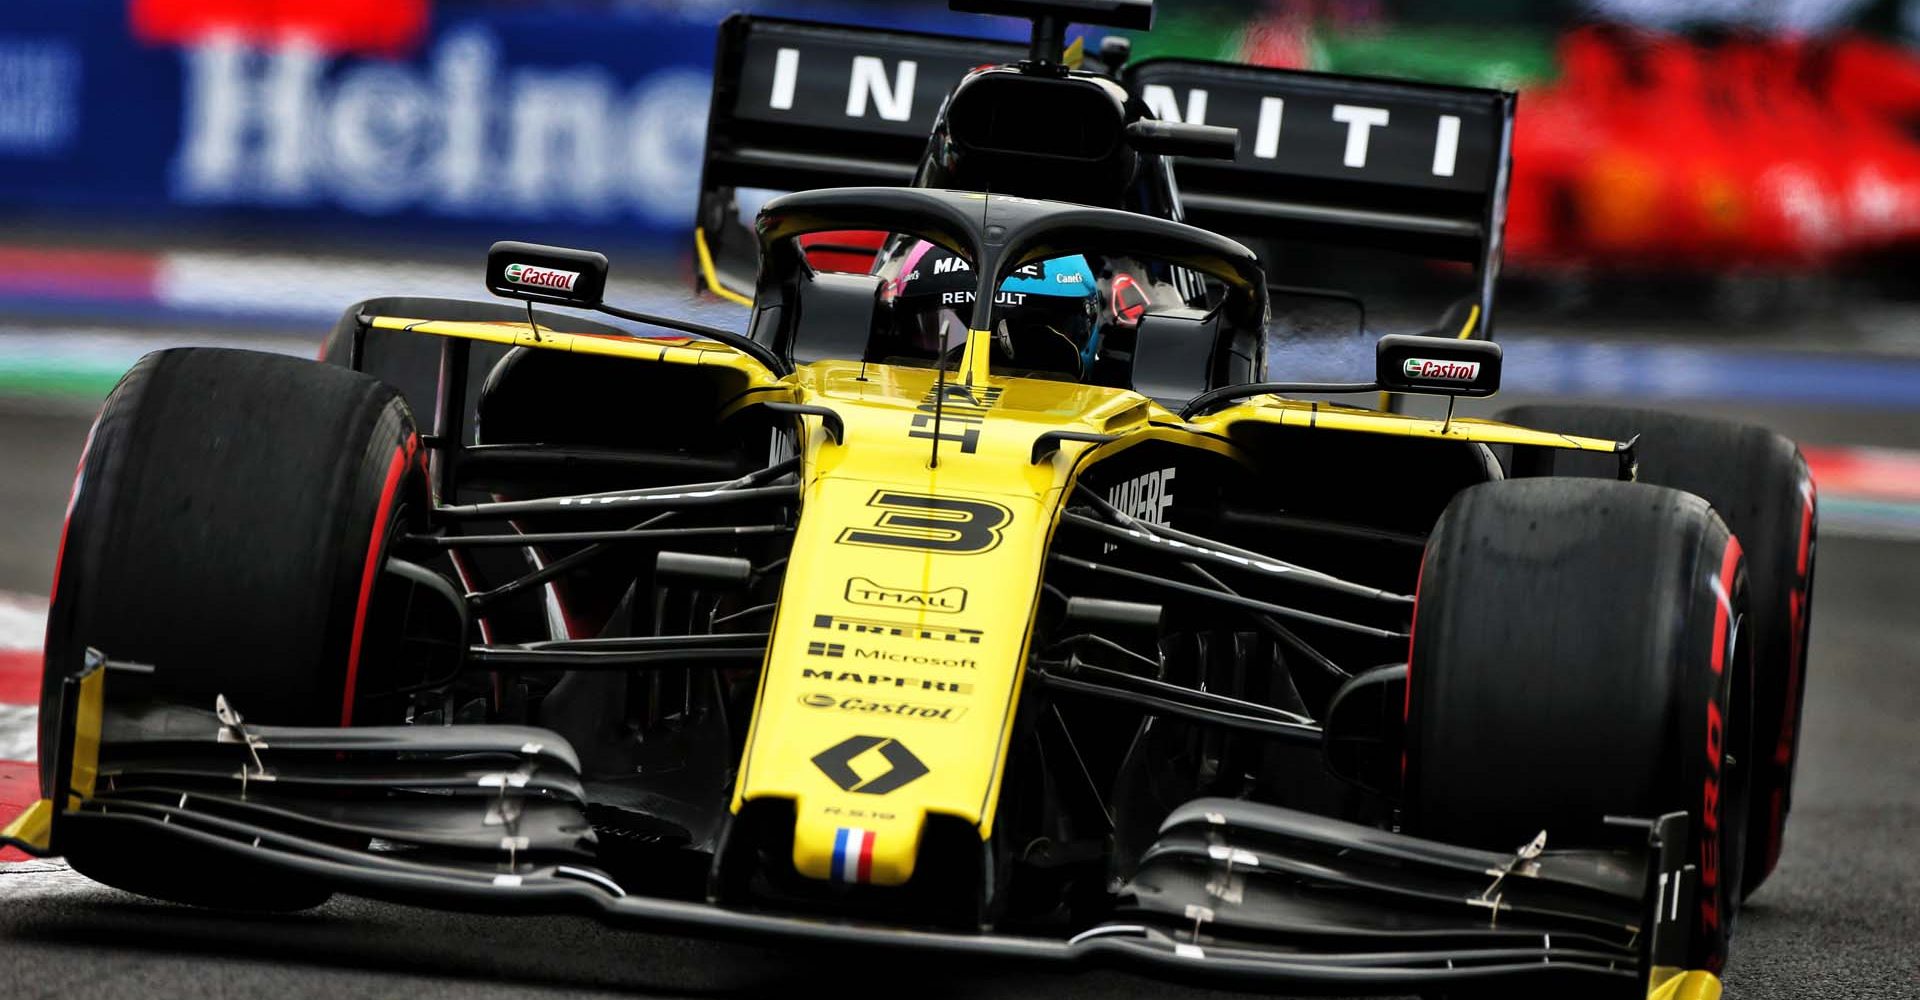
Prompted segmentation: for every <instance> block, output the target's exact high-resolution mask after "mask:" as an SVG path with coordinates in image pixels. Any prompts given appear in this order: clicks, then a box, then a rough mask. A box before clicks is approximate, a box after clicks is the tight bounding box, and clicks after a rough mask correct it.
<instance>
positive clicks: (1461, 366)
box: [1400, 358, 1480, 382]
mask: <svg viewBox="0 0 1920 1000" xmlns="http://www.w3.org/2000/svg"><path fill="white" fill-rule="evenodd" d="M1400 370H1401V371H1402V372H1405V373H1406V376H1407V377H1408V378H1419V379H1433V380H1435V381H1440V382H1471V381H1473V380H1474V379H1477V378H1479V377H1480V362H1478V361H1435V360H1433V359H1431V358H1408V359H1407V360H1406V361H1404V362H1402V363H1401V366H1400Z"/></svg>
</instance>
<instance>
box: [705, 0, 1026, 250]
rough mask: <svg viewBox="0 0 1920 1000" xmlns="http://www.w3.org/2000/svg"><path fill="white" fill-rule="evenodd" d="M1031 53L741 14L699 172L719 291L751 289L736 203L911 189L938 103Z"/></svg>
mask: <svg viewBox="0 0 1920 1000" xmlns="http://www.w3.org/2000/svg"><path fill="white" fill-rule="evenodd" d="M1025 53H1026V49H1025V47H1024V46H1021V45H1017V44H1014V43H1010V42H992V41H981V40H979V39H974V38H961V37H955V36H950V35H930V34H923V33H919V32H911V31H889V30H880V29H873V28H858V27H843V26H840V25H827V24H812V23H807V22H802V21H786V20H779V19H774V18H760V17H749V16H747V15H745V14H735V15H733V16H731V17H729V18H727V20H726V21H725V22H723V23H722V24H721V25H720V41H719V51H718V52H717V54H716V56H715V59H714V83H713V103H712V105H711V108H710V110H709V111H708V119H707V148H706V153H705V157H704V160H703V162H702V164H701V175H700V208H699V215H698V216H697V218H696V222H697V225H698V226H699V227H700V228H701V230H702V231H703V232H702V237H701V238H702V241H703V242H704V243H706V244H709V245H711V246H712V249H713V251H714V257H715V258H716V260H715V263H716V265H717V266H718V269H719V272H720V274H721V275H723V276H724V277H723V282H724V283H725V284H726V285H728V286H730V287H733V288H751V287H753V269H754V262H753V252H754V251H753V239H752V238H751V236H750V235H749V234H746V233H743V232H738V230H740V229H741V228H742V223H741V221H740V218H739V215H740V213H739V206H738V205H737V203H736V200H735V197H736V192H737V191H738V190H739V189H743V188H747V189H752V188H764V189H771V190H777V191H800V190H807V189H810V188H822V187H848V186H855V185H867V184H898V185H902V186H905V185H908V184H911V183H913V176H914V170H915V166H916V165H917V164H918V163H919V160H920V155H921V153H923V152H924V151H925V150H926V148H927V136H928V133H929V132H931V131H932V128H933V120H934V117H935V115H937V114H938V113H939V110H940V106H941V103H942V102H944V101H945V100H946V97H947V94H948V92H949V91H951V90H952V89H953V87H954V85H955V84H957V83H959V82H960V79H961V78H962V77H964V76H965V75H966V74H967V73H968V72H969V71H970V70H972V69H973V68H975V67H977V66H981V65H988V64H996V63H1003V62H1010V61H1013V60H1017V59H1019V58H1021V57H1022V56H1023V55H1025Z"/></svg>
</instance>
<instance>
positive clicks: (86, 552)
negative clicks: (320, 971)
mask: <svg viewBox="0 0 1920 1000" xmlns="http://www.w3.org/2000/svg"><path fill="white" fill-rule="evenodd" d="M424 482H425V481H424V475H423V469H422V465H421V455H420V449H419V442H418V439H417V437H416V436H415V433H414V428H413V418H412V415H411V414H410V413H409V412H408V410H407V407H406V404H405V403H404V402H403V401H402V400H401V399H400V396H399V394H398V393H397V392H396V391H395V390H394V389H392V388H390V387H388V386H386V385H383V384H381V383H380V382H379V381H377V380H375V379H373V378H371V377H369V376H366V375H361V374H357V373H354V372H350V371H346V370H344V369H340V368H334V367H331V366H328V365H322V364H317V363H315V362H312V361H302V360H298V359H295V358H287V357H281V356H278V355H271V354H260V353H254V352H249V351H232V350H209V349H182V350H169V351H160V352H158V353H154V354H149V355H147V356H146V357H145V358H143V359H141V361H140V363H139V364H137V365H135V366H134V368H133V370H132V371H130V372H128V373H127V375H126V377H125V378H123V379H122V380H121V381H120V384H119V385H118V386H116V387H115V388H114V391H113V393H112V394H111V395H110V396H108V398H107V402H106V406H105V407H104V408H103V409H102V410H101V413H100V416H99V418H98V419H97V420H96V421H95V423H94V427H93V431H92V433H91V435H90V436H89V438H88V444H87V448H86V451H85V452H84V453H83V455H82V458H81V463H80V474H79V477H78V479H77V480H76V482H75V487H74V496H73V499H72V501H71V503H70V506H69V513H68V519H67V526H66V531H65V534H64V536H63V538H62V541H61V555H60V559H59V562H58V563H57V564H56V568H55V574H54V588H53V601H52V606H51V608H50V610H49V616H48V629H47V651H46V666H45V670H46V672H47V677H48V678H49V682H48V683H45V685H44V687H43V691H45V692H46V694H44V695H43V699H44V700H43V704H42V705H41V719H42V728H41V736H40V739H41V746H42V748H43V752H42V754H41V757H42V759H43V761H46V760H48V759H49V758H51V757H52V756H53V755H52V754H51V753H50V752H47V750H46V748H48V747H50V746H51V740H52V734H51V732H50V730H51V729H52V727H53V724H54V721H55V709H56V706H55V705H54V704H52V700H53V697H52V696H53V693H54V692H55V691H56V690H57V689H58V685H57V684H54V683H51V682H50V679H51V678H52V677H53V676H55V675H57V674H58V673H61V672H65V671H68V670H71V669H73V668H74V666H76V665H77V664H78V663H79V662H80V661H81V658H82V656H83V653H84V650H85V649H86V648H87V647H89V646H91V647H95V648H98V649H100V650H102V651H104V652H105V653H107V654H108V655H109V656H111V657H113V658H115V659H119V660H130V661H136V662H141V663H149V664H152V665H153V666H154V672H153V674H152V675H150V676H147V677H140V676H134V675H123V674H115V675H114V676H112V677H111V678H109V680H108V682H107V697H108V700H109V702H110V703H111V704H143V703H148V702H153V701H164V702H170V703H177V704H182V705H186V706H189V707H193V708H201V709H211V708H212V707H213V700H214V696H215V695H216V694H224V695H226V696H227V698H228V699H229V700H230V701H231V702H232V704H233V705H234V707H235V708H236V709H238V710H239V711H240V712H241V713H242V714H244V715H245V716H246V718H247V719H248V720H249V721H253V722H261V723H272V724H282V725H348V724H351V723H352V722H354V721H356V720H358V721H368V720H366V719H364V717H363V715H357V714H356V710H357V709H358V708H359V707H360V706H361V703H362V701H363V699H361V698H359V697H358V696H359V695H362V694H365V693H366V692H367V691H369V690H371V689H373V688H375V687H376V686H378V685H379V684H380V683H381V682H380V681H379V680H375V679H373V678H372V677H371V673H372V672H373V670H374V668H375V667H376V666H385V665H387V664H390V662H391V660H392V656H391V653H392V651H393V648H394V647H395V646H396V645H397V640H398V636H397V634H395V635H391V636H390V635H387V634H386V633H387V632H388V631H393V632H395V633H397V629H391V630H389V629H384V628H377V627H370V625H372V624H373V623H379V622H383V621H385V620H386V618H387V617H388V616H387V615H386V614H384V608H383V600H385V599H391V598H392V596H393V594H392V588H391V587H389V586H383V585H382V574H381V572H380V569H381V567H382V565H383V564H384V562H385V553H386V548H387V546H388V544H389V543H390V541H391V540H392V539H393V537H394V536H395V535H396V534H397V533H398V526H399V525H400V524H401V523H402V521H403V520H405V519H406V518H407V517H408V514H409V511H411V512H413V513H414V514H415V515H417V514H420V513H423V512H424V510H425V503H426V495H425V489H424ZM363 668H364V669H363ZM51 779H52V775H51V765H50V764H45V763H43V767H42V773H41V782H42V786H43V788H49V789H50V788H51V786H52V780H51ZM133 850H135V847H134V846H133V845H117V846H113V845H92V844H88V843H86V842H80V843H77V844H75V845H73V848H72V849H70V850H69V860H70V861H71V862H72V863H73V865H74V867H75V868H77V869H79V870H80V871H81V872H83V873H86V874H88V875H90V876H92V877H95V878H97V879H99V880H100V881H103V882H106V883H108V884H110V885H115V886H118V887H120V888H123V889H128V890H130V891H133V892H138V893H141V894H143V895H149V896H156V897H159V898H163V899H171V900H176V901H181V902H192V903H200V904H205V905H219V906H234V907H244V908H256V909H299V908H304V907H307V906H313V905H317V904H318V903H320V902H322V901H324V900H325V899H326V897H327V895H328V890H326V889H325V888H324V887H322V886H319V885H317V884H314V883H310V882H306V881H303V880H299V879H293V878H285V877H279V878H275V877H272V876H271V874H270V873H259V872H249V873H248V877H247V878H246V879H238V878H229V877H226V876H225V875H223V874H221V873H218V872H210V871H208V870H206V869H204V868H200V869H194V868H192V867H189V866H183V865H180V864H176V863H171V862H168V861H166V860H165V859H150V860H151V861H152V862H153V863H142V864H134V863H130V862H129V856H128V855H129V852H131V851H133ZM228 874H231V873H228Z"/></svg>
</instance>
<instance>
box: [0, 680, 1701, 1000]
mask: <svg viewBox="0 0 1920 1000" xmlns="http://www.w3.org/2000/svg"><path fill="white" fill-rule="evenodd" d="M113 666H117V665H115V664H110V663H109V662H108V661H107V660H106V658H105V657H104V656H102V655H100V654H98V653H93V652H90V653H89V656H88V658H87V661H86V663H84V664H82V665H80V666H79V667H78V668H77V669H76V670H75V671H73V672H72V674H70V675H69V676H67V677H66V678H64V679H63V681H62V687H61V690H60V692H59V704H58V709H57V711H58V713H59V714H58V716H57V719H58V725H57V733H58V739H57V741H56V742H55V743H54V746H55V748H56V753H57V759H56V760H55V762H54V768H53V773H52V776H51V777H52V785H53V787H52V788H51V789H50V792H51V794H50V796H49V798H48V799H46V800H42V801H41V802H39V803H38V804H37V805H36V806H35V807H34V808H32V809H30V810H28V812H27V813H25V814H23V815H22V816H21V817H19V818H17V819H16V820H15V821H14V822H12V823H11V824H9V825H8V826H7V827H5V828H4V830H3V831H0V842H4V843H5V844H7V845H10V846H15V847H19V848H22V849H24V850H26V851H28V852H29V853H33V854H37V855H42V856H46V855H53V854H59V853H66V854H68V855H69V856H70V857H73V858H74V859H75V861H76V866H77V867H79V868H80V869H81V870H82V871H83V872H84V870H85V868H86V865H85V864H84V862H83V861H82V860H81V859H83V858H84V857H85V855H86V854H87V853H88V852H91V851H101V850H112V851H115V852H116V853H119V854H122V855H125V854H127V853H132V854H134V855H136V856H140V857H148V858H154V859H161V858H165V857H167V856H171V855H175V854H177V853H179V852H183V851H192V852H194V853H196V854H197V855H199V856H200V857H203V858H212V859H216V860H219V861H224V862H226V863H229V864H230V865H231V866H232V867H233V868H234V869H235V870H236V871H241V872H246V871H254V872H271V873H273V874H274V875H276V876H277V877H280V878H283V879H284V878H295V879H302V880H307V881H311V882H313V883H316V884H319V885H323V886H325V887H326V888H329V889H334V890H338V891H343V892H349V893H352V894H355V895H360V896H365V897H369V898H375V899H383V900H390V901H394V902H400V903H408V904H416V905H425V906H433V907H440V908H449V909H475V910H485V911H491V912H504V913H515V914H555V913H573V914H587V915H593V916H596V917H599V918H602V919H605V920H607V921H610V922H614V923H619V924H626V925H631V926H634V927H636V928H645V929H648V930H651V931H656V932H667V933H687V934H698V935H703V936H711V937H719V938H736V939H750V940H762V941H776V942H778V941H786V942H793V943H797V944H803V945H809V946H829V947H834V946H848V947H858V948H862V949H870V948H889V949H914V950H916V951H921V952H927V953H938V954H944V955H947V956H951V957H957V958H969V957H972V958H995V959H1004V960H1015V961H1028V962H1036V963H1047V964H1056V965H1072V964H1093V963H1098V964H1108V965H1116V966H1122V967H1128V968H1132V969H1135V970H1138V971H1142V972H1145V973H1148V974H1152V975H1158V976H1163V977H1167V978H1170V979H1178V980H1182V981H1199V982H1209V983H1222V984H1228V985H1239V986H1256V987H1259V988H1261V989H1270V990H1278V989H1284V990H1294V991H1308V992H1329V991H1332V992H1354V991H1362V990H1420V991H1426V990H1431V989H1439V988H1444V989H1454V988H1465V987H1468V986H1472V987H1474V988H1476V989H1486V988H1494V989H1497V990H1499V991H1501V992H1505V991H1506V989H1513V990H1517V991H1526V992H1536V991H1538V990H1539V989H1542V988H1547V987H1548V986H1549V985H1550V984H1552V985H1560V984H1565V985H1570V986H1578V987H1592V988H1597V989H1598V990H1599V991H1600V992H1601V993H1602V994H1603V995H1617V996H1645V997H1649V998H1659V1000H1681V998H1708V1000H1711V998H1715V997H1717V996H1718V995H1719V980H1718V979H1717V978H1715V977H1714V976H1713V975H1711V974H1710V973H1707V972H1701V971H1684V970H1683V969H1682V968H1681V965H1680V961H1679V959H1680V956H1682V955H1684V953H1685V948H1686V944H1687V942H1686V940H1685V930H1684V928H1685V926H1686V925H1685V923H1684V921H1679V920H1676V919H1674V917H1675V916H1676V915H1677V914H1679V913H1682V912H1685V909H1686V907H1688V906H1690V905H1691V895H1692V882H1693V880H1692V868H1691V866H1688V865H1685V864H1684V863H1683V860H1682V853H1683V849H1684V845H1685V843H1686V823H1687V819H1686V815H1685V814H1684V813H1674V814H1670V815H1667V816H1664V817H1660V818H1659V819H1657V820H1652V821H1634V820H1622V821H1620V822H1619V823H1618V824H1616V827H1617V829H1619V830H1620V831H1621V832H1622V834H1623V837H1622V843H1621V848H1620V849H1618V850H1612V851H1591V850H1590V851H1546V850H1540V849H1538V847H1539V845H1538V844H1536V845H1531V846H1530V847H1529V848H1523V849H1522V850H1521V851H1519V852H1517V853H1516V854H1512V855H1501V854H1497V853H1491V852H1486V851H1478V850H1470V849H1465V848H1459V847H1453V846H1449V845H1445V844H1439V843H1435V842H1432V841H1424V840H1420V839H1418V838H1414V837H1409V836H1404V835H1400V834H1394V833H1389V832H1385V831H1380V830H1376V829H1373V828H1371V827H1365V826H1360V825H1356V824H1351V823H1346V822H1343V821H1338V820H1332V819H1327V818H1324V817H1320V816H1315V815H1311V814H1307V813H1302V812H1297V811H1294V810H1289V809H1282V808H1278V807H1274V806H1265V805H1258V804H1254V803H1247V802H1241V801H1234V800H1226V799H1202V800H1196V801H1194V802H1191V803H1188V804H1187V805H1185V806H1182V807H1181V808H1179V809H1177V810H1175V811H1174V813H1173V814H1172V815H1170V816H1169V817H1168V818H1167V820H1166V822H1165V823H1164V824H1163V826H1162V828H1161V837H1160V840H1159V841H1158V843H1156V844H1155V846H1154V847H1153V848H1152V849H1151V850H1149V851H1148V852H1147V853H1146V855H1145V856H1144V857H1143V858H1142V859H1141V862H1140V866H1139V869H1138V871H1137V872H1136V874H1135V875H1134V877H1133V878H1132V880H1131V881H1130V883H1129V884H1128V886H1127V891H1126V899H1127V900H1128V901H1127V902H1126V903H1125V905H1123V906H1122V907H1121V908H1120V910H1119V911H1118V912H1117V913H1116V915H1115V916H1114V917H1113V918H1112V919H1110V920H1108V921H1107V922H1104V923H1101V924H1099V925H1096V926H1093V927H1089V928H1086V929H1084V930H1081V931H1080V933H1078V934H1076V935H1074V936H1072V937H1043V936H1027V935H1019V934H1006V933H994V932H988V931H982V932H979V933H964V932H950V931H936V930H922V929H912V928H906V927H901V926H897V925H888V924H881V923H877V922H872V921H856V920H846V919H834V918H828V917H814V916H800V915H793V914H787V913H773V912H765V911H760V910H754V909H745V908H739V907H732V906H723V905H717V904H715V903H712V902H704V901H698V900H685V899H672V898H663V897H658V896H647V895H640V894H636V893H630V892H628V891H627V890H626V888H624V887H623V886H622V885H621V883H619V882H618V881H616V880H615V879H614V878H612V877H611V876H609V875H608V874H606V873H605V872H603V871H600V870H599V869H597V868H595V867H594V851H593V847H594V841H593V833H592V830H591V827H590V825H589V824H588V822H587V820H586V812H585V810H586V806H587V802H586V797H585V794H584V792H583V791H582V785H581V782H580V780H579V775H578V769H579V763H578V760H577V758H576V757H575V755H574V752H573V750H572V749H571V748H570V747H569V746H568V745H567V743H566V741H565V740H564V739H562V738H561V737H559V736H558V735H557V734H554V733H551V732H546V731H544V730H538V729H531V728H526V727H516V726H457V727H425V728H414V727H359V728H351V729H332V728H293V727H270V726H251V725H248V724H247V723H246V722H245V721H244V718H243V717H242V716H241V715H240V714H239V713H238V712H237V711H235V709H234V707H233V706H228V705H226V704H225V703H224V701H223V702H221V703H219V704H218V705H216V706H215V710H214V711H210V712H208V711H199V710H191V709H182V708H150V709H142V710H137V711H134V712H122V711H120V710H117V709H116V710H113V711H108V710H106V709H104V704H105V702H104V684H105V678H106V674H107V672H108V670H109V668H111V667H113ZM60 802H64V803H65V806H64V807H63V808H57V809H56V808H55V807H54V804H55V803H60ZM362 845H369V846H362ZM721 853H722V854H724V851H723V852H721Z"/></svg>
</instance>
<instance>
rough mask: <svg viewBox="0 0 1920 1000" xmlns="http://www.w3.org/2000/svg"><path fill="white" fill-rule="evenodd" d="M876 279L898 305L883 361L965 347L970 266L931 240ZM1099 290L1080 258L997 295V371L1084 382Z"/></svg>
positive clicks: (1054, 264)
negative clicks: (1066, 377)
mask: <svg viewBox="0 0 1920 1000" xmlns="http://www.w3.org/2000/svg"><path fill="white" fill-rule="evenodd" d="M876 273H878V274H879V275H880V276H881V277H882V278H884V279H885V286H884V290H883V293H882V294H883V295H884V296H885V297H886V298H888V299H890V300H891V301H892V303H893V338H894V344H892V345H889V347H887V348H886V349H883V350H882V351H881V352H880V353H882V354H892V355H905V356H910V357H919V358H934V357H937V356H938V355H939V353H940V350H941V346H942V345H941V338H942V336H943V335H944V336H945V337H946V350H947V351H948V352H949V353H952V352H954V351H956V350H957V349H958V348H960V347H961V346H962V345H964V344H965V343H966V337H967V324H968V321H969V320H971V319H972V317H973V297H974V287H975V284H976V282H975V275H974V272H973V268H972V267H971V266H969V265H968V263H967V261H966V260H965V259H964V258H962V257H960V256H958V255H957V254H954V253H951V252H949V251H948V250H946V249H944V248H941V247H938V246H935V245H933V244H932V243H928V242H927V241H925V240H912V239H905V240H896V241H895V243H894V244H893V245H892V246H890V247H889V248H888V249H887V250H884V251H882V253H881V257H880V259H879V261H878V262H877V266H876ZM1097 284H1098V282H1097V281H1096V279H1095V276H1094V273H1093V269H1092V268H1091V267H1090V266H1088V264H1087V258H1086V257H1085V256H1083V255H1081V254H1073V255H1071V256H1067V257H1055V258H1053V259H1051V260H1047V261H1043V262H1040V263H1034V264H1028V265H1026V266H1024V267H1021V268H1020V269H1018V270H1016V271H1015V272H1014V273H1013V274H1011V275H1009V276H1008V277H1007V278H1006V279H1005V280H1004V281H1002V282H1001V283H1000V290H999V291H998V292H997V293H995V295H994V305H993V318H992V321H991V325H990V332H991V333H992V335H993V356H992V363H993V365H994V366H995V367H996V368H998V369H1000V370H1002V371H1006V372H1009V373H1036V374H1059V375H1067V376H1070V377H1073V378H1076V379H1079V378H1084V377H1085V376H1086V374H1087V373H1088V372H1089V371H1091V370H1092V369H1093V360H1094V356H1095V354H1096V353H1098V351H1099V349H1100V327H1099V317H1100V308H1099V294H1098V288H1097Z"/></svg>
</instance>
